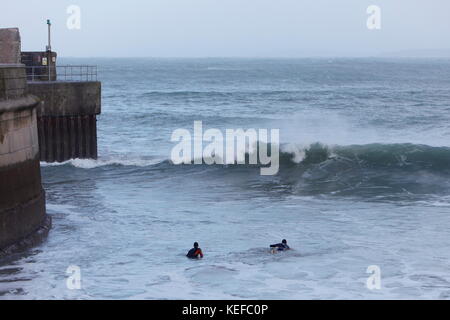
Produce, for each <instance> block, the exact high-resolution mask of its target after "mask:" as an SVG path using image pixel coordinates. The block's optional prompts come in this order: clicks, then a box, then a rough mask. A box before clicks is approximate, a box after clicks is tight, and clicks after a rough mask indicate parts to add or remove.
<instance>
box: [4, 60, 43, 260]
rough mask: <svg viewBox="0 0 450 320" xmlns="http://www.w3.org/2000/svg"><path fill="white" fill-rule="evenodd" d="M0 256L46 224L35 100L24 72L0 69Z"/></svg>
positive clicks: (15, 66) (22, 68)
mask: <svg viewBox="0 0 450 320" xmlns="http://www.w3.org/2000/svg"><path fill="white" fill-rule="evenodd" d="M0 84H1V85H0V254H1V251H2V250H3V249H5V248H6V247H9V246H12V245H14V244H16V243H17V242H20V241H21V240H24V239H26V238H27V237H30V236H31V235H32V234H33V233H35V232H37V231H38V230H39V229H40V228H42V226H43V225H45V224H46V223H48V220H47V218H46V214H45V193H44V191H43V188H42V185H41V171H40V165H39V143H38V130H37V106H38V103H39V100H38V99H37V98H36V97H33V96H30V95H26V76H25V68H24V67H20V66H17V65H13V66H7V65H0Z"/></svg>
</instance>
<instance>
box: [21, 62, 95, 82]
mask: <svg viewBox="0 0 450 320" xmlns="http://www.w3.org/2000/svg"><path fill="white" fill-rule="evenodd" d="M26 71H27V80H28V81H30V82H35V81H68V82H82V81H97V66H88V65H66V66H56V67H55V66H36V67H26Z"/></svg>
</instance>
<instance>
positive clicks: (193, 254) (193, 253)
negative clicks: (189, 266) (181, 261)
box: [186, 248, 203, 259]
mask: <svg viewBox="0 0 450 320" xmlns="http://www.w3.org/2000/svg"><path fill="white" fill-rule="evenodd" d="M199 256H200V258H203V252H202V249H200V248H192V249H191V250H189V252H188V254H187V255H186V257H188V258H189V259H198V257H199Z"/></svg>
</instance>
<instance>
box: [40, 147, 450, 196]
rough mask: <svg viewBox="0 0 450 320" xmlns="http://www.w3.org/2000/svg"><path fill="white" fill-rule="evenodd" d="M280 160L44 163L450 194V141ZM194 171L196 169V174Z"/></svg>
mask: <svg viewBox="0 0 450 320" xmlns="http://www.w3.org/2000/svg"><path fill="white" fill-rule="evenodd" d="M269 150H270V149H269ZM247 156H249V155H247ZM279 165H280V168H279V172H278V174H277V175H276V176H261V175H260V170H259V169H260V167H261V166H260V165H233V164H231V165H230V164H228V165H219V164H216V165H211V166H208V165H206V164H203V165H189V164H185V165H174V164H173V163H172V162H171V161H170V160H167V159H166V160H163V159H156V158H153V159H146V158H129V159H128V158H116V159H114V158H113V159H99V160H81V159H75V160H70V161H67V162H64V163H60V164H43V166H45V167H52V166H72V167H75V168H79V169H86V170H91V169H95V168H102V169H103V170H109V169H110V170H114V168H115V167H122V168H125V167H136V168H138V170H139V172H140V174H142V175H145V174H151V175H152V178H153V181H155V180H158V179H166V178H174V177H176V178H177V179H180V181H179V183H183V179H186V175H188V176H189V179H200V180H202V181H203V179H205V177H208V178H212V179H215V180H216V181H221V180H223V181H224V183H225V182H226V183H233V184H235V185H236V186H238V187H239V188H243V189H244V190H256V191H258V190H259V191H261V192H263V193H267V192H269V193H285V194H294V195H299V196H317V195H333V196H360V197H361V196H362V197H367V198H368V199H381V200H383V199H386V198H391V199H392V200H400V198H399V197H402V199H405V197H406V198H407V199H408V200H410V199H413V198H414V199H415V200H417V201H428V199H429V198H430V197H433V196H439V197H442V196H448V195H450V148H449V147H431V146H427V145H417V144H367V145H349V146H339V145H325V144H321V143H313V144H310V145H306V146H301V145H292V144H284V145H282V146H281V153H280V164H279ZM192 173H196V174H195V176H192ZM124 174H126V173H124ZM194 177H195V178H194Z"/></svg>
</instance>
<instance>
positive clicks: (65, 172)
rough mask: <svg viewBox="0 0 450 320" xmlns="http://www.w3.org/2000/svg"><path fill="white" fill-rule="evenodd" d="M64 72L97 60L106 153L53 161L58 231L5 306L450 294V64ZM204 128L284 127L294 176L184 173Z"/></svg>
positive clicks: (1, 266)
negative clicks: (188, 141) (181, 144)
mask: <svg viewBox="0 0 450 320" xmlns="http://www.w3.org/2000/svg"><path fill="white" fill-rule="evenodd" d="M59 64H73V65H86V64H88V65H96V66H97V67H98V80H99V81H101V82H102V113H101V115H100V116H99V117H98V152H99V158H98V159H97V160H89V159H88V160H81V159H74V160H71V161H68V162H65V163H58V164H47V163H42V164H41V170H42V180H43V186H44V188H45V191H46V197H47V211H48V214H49V215H50V216H51V217H52V219H53V228H52V230H51V231H50V233H49V235H48V237H47V238H46V239H45V240H44V241H43V242H42V243H41V244H40V245H38V246H36V247H33V248H30V249H28V250H26V251H25V252H21V253H18V254H14V255H12V256H9V257H7V258H4V259H3V260H1V261H0V299H7V300H9V299H158V300H159V299H194V300H195V299H244V300H245V299H449V298H450V236H449V235H450V233H449V231H450V59H427V58H421V59H414V58H302V59H262V58H258V59H250V58H248V59H243V58H202V59H194V58H192V59H181V58H180V59H178V58H167V59H162V58H148V59H146V58H92V59H88V58H83V59H81V58H80V59H79V58H77V59H75V58H62V59H60V60H59ZM195 121H202V124H203V127H204V130H207V129H218V130H220V131H221V132H225V131H226V130H228V129H235V130H236V129H243V130H248V129H255V130H259V129H268V130H272V129H278V130H279V133H280V139H279V148H280V156H279V159H280V165H279V172H278V173H277V174H276V175H272V176H263V175H261V172H260V167H259V166H258V165H244V164H230V163H228V164H213V165H207V164H197V165H194V164H183V165H175V164H174V163H173V161H171V152H172V150H173V148H174V146H175V145H176V143H174V142H173V141H172V139H171V138H172V134H173V132H174V131H175V130H177V129H185V130H188V131H190V132H193V130H194V122H195ZM282 239H287V241H288V244H289V245H290V247H291V248H292V250H290V251H287V252H280V253H277V254H271V252H270V250H269V245H270V244H273V243H278V242H281V240H282ZM195 241H197V242H199V244H200V247H201V248H202V250H203V252H204V255H205V256H204V258H203V259H202V260H189V259H187V258H186V253H187V251H188V250H189V249H190V248H191V247H192V245H193V243H194V242H195Z"/></svg>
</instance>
